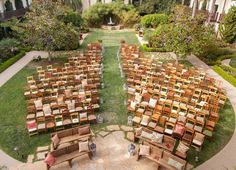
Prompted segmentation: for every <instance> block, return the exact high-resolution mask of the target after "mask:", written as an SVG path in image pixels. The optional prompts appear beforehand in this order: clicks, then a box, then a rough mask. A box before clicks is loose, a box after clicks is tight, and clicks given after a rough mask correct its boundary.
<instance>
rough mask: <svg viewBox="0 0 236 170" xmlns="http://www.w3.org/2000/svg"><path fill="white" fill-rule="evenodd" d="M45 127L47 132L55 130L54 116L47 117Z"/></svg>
mask: <svg viewBox="0 0 236 170" xmlns="http://www.w3.org/2000/svg"><path fill="white" fill-rule="evenodd" d="M45 125H46V129H47V130H55V127H56V125H55V119H54V117H53V116H47V117H45Z"/></svg>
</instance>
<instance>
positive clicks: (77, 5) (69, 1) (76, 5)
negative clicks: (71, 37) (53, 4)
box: [64, 0, 90, 12]
mask: <svg viewBox="0 0 236 170" xmlns="http://www.w3.org/2000/svg"><path fill="white" fill-rule="evenodd" d="M64 3H65V4H66V5H68V6H70V7H71V8H72V9H73V10H75V11H77V12H81V11H82V2H81V0H64ZM89 4H90V3H89Z"/></svg>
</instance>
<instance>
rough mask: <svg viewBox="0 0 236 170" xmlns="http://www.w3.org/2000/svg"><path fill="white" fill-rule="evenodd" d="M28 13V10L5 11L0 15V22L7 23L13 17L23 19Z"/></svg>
mask: <svg viewBox="0 0 236 170" xmlns="http://www.w3.org/2000/svg"><path fill="white" fill-rule="evenodd" d="M26 11H27V8H22V9H17V10H14V11H5V12H2V13H0V21H6V20H9V19H11V18H13V17H16V18H19V17H22V16H23V15H24V14H25V12H26Z"/></svg>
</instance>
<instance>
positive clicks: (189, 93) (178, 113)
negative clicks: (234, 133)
mask: <svg viewBox="0 0 236 170" xmlns="http://www.w3.org/2000/svg"><path fill="white" fill-rule="evenodd" d="M120 61H121V66H122V71H123V72H124V75H125V76H126V78H127V82H126V85H127V93H128V95H129V96H130V97H129V100H128V110H129V111H130V112H132V113H133V114H134V117H133V123H134V124H135V125H137V126H144V127H147V128H149V129H151V130H153V131H157V132H159V133H164V134H166V135H170V136H172V137H174V138H178V139H180V140H182V141H183V142H185V143H187V144H189V145H198V146H199V147H201V146H202V144H203V141H204V138H205V136H208V137H212V135H213V131H214V129H215V126H216V124H217V122H218V120H219V117H220V115H219V110H220V108H222V107H223V106H224V104H225V102H226V100H227V98H226V96H225V91H224V90H223V89H222V88H221V87H219V85H220V84H221V83H220V82H219V81H216V80H215V79H213V78H211V77H209V76H208V75H207V74H206V73H204V72H203V71H200V70H198V69H196V68H190V69H185V68H184V66H183V65H182V64H176V63H162V62H160V61H157V60H156V59H155V58H147V57H146V56H145V55H144V54H143V53H142V52H140V51H139V48H138V47H135V46H134V45H127V44H122V45H121V50H120ZM196 136H197V137H199V139H201V140H200V141H196V138H195V137H196Z"/></svg>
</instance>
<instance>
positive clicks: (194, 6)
mask: <svg viewBox="0 0 236 170" xmlns="http://www.w3.org/2000/svg"><path fill="white" fill-rule="evenodd" d="M197 7H198V0H194V1H193V12H192V18H195V16H196V12H197Z"/></svg>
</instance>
